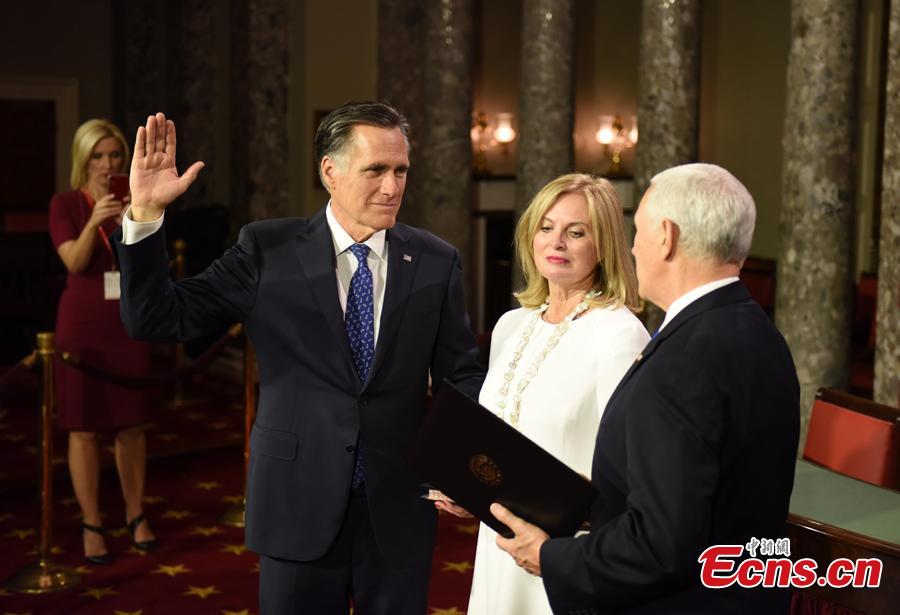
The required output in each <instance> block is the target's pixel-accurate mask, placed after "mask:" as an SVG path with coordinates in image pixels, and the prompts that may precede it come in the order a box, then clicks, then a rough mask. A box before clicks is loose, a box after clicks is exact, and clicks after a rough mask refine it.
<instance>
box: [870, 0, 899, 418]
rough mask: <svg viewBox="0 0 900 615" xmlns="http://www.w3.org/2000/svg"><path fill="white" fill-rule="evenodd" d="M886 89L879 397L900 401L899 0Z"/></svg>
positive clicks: (895, 6) (893, 14) (877, 332)
mask: <svg viewBox="0 0 900 615" xmlns="http://www.w3.org/2000/svg"><path fill="white" fill-rule="evenodd" d="M890 11H891V14H890V25H889V28H890V30H889V34H888V37H889V38H888V41H889V42H888V62H887V91H886V93H885V102H886V103H887V104H886V105H885V122H884V170H883V172H882V179H881V183H882V192H881V236H880V239H879V242H878V256H879V263H878V311H877V315H876V318H877V322H876V330H875V391H874V397H875V401H878V402H881V403H883V404H888V405H891V406H895V407H896V406H897V405H898V404H900V102H898V101H900V1H896V0H895V1H894V2H891V6H890Z"/></svg>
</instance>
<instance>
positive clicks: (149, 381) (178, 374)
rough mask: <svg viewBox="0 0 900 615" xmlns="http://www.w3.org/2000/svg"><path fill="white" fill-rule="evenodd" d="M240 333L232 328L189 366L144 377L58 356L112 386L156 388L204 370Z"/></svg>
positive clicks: (71, 356) (70, 356)
mask: <svg viewBox="0 0 900 615" xmlns="http://www.w3.org/2000/svg"><path fill="white" fill-rule="evenodd" d="M241 331H242V327H241V326H240V325H236V326H234V327H232V328H231V329H229V330H228V331H227V332H226V333H225V335H223V336H222V337H220V338H219V339H218V340H217V341H216V343H214V344H213V345H212V346H210V347H209V348H208V349H207V350H206V351H205V352H204V353H203V354H202V355H200V356H199V357H197V358H196V359H195V360H194V361H192V362H191V364H190V365H183V366H181V367H179V368H177V369H174V370H172V371H170V372H165V373H155V374H150V375H146V376H144V375H141V376H136V375H134V374H123V373H122V372H117V371H115V370H111V369H108V368H106V367H99V366H97V365H92V364H90V363H86V362H84V361H83V360H82V359H81V358H80V357H79V356H78V355H77V354H75V353H72V352H67V351H65V350H60V351H59V353H58V354H59V358H60V359H61V360H62V361H63V362H64V363H66V364H67V365H71V366H72V367H74V368H76V369H79V370H81V371H83V372H84V373H86V374H90V375H91V376H94V377H95V378H99V379H100V380H106V381H107V382H112V383H113V384H117V385H119V386H123V387H125V388H128V389H146V388H150V387H154V386H158V385H160V384H166V383H171V382H175V381H176V380H181V379H182V378H185V377H187V376H190V375H192V374H194V373H196V372H198V371H200V370H201V369H204V368H206V367H207V366H208V365H209V364H210V363H211V362H212V360H213V359H214V358H215V357H216V355H218V354H219V353H220V352H221V351H222V349H223V348H224V347H225V345H226V344H228V342H230V341H231V340H233V339H235V338H237V337H238V336H239V335H240V334H241Z"/></svg>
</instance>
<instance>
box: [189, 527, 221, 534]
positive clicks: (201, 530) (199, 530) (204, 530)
mask: <svg viewBox="0 0 900 615" xmlns="http://www.w3.org/2000/svg"><path fill="white" fill-rule="evenodd" d="M221 533H222V530H221V528H218V527H216V526H215V525H213V526H210V527H195V528H194V529H192V530H191V534H194V535H201V534H202V535H203V536H212V535H213V534H221Z"/></svg>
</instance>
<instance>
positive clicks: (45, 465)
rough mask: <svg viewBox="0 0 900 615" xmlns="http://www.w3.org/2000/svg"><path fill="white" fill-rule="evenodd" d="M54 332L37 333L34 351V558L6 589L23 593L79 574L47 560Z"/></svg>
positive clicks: (66, 583) (59, 585)
mask: <svg viewBox="0 0 900 615" xmlns="http://www.w3.org/2000/svg"><path fill="white" fill-rule="evenodd" d="M55 352H56V350H55V348H54V334H53V333H52V332H51V333H38V335H37V353H38V356H39V357H40V359H41V366H42V374H41V375H42V378H41V381H42V385H43V394H42V396H41V427H42V429H41V431H42V438H41V535H40V540H39V543H38V561H37V562H34V563H32V564H28V565H27V566H25V567H24V568H22V569H21V570H19V572H17V573H16V574H15V575H14V576H13V577H12V579H10V581H9V587H10V589H12V590H14V591H17V592H22V593H26V594H45V593H48V592H53V591H58V590H60V589H67V588H69V587H72V586H74V585H77V584H78V583H80V582H81V575H80V574H79V573H77V572H75V570H74V569H72V568H69V567H68V566H60V565H59V564H54V563H53V562H51V561H50V558H49V554H50V538H51V536H52V532H51V530H52V527H53V415H54V414H55V412H56V391H55V390H54V384H53V356H54V354H55Z"/></svg>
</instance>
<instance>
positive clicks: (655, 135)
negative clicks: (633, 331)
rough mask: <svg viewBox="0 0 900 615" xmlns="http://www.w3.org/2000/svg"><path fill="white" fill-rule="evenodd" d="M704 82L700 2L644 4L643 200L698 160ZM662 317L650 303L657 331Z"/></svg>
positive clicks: (638, 160)
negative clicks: (667, 175) (671, 173)
mask: <svg viewBox="0 0 900 615" xmlns="http://www.w3.org/2000/svg"><path fill="white" fill-rule="evenodd" d="M699 83H700V1H699V0H644V1H643V4H642V8H641V50H640V58H639V76H638V123H639V127H640V135H641V138H640V140H639V141H638V144H637V149H636V151H635V159H634V166H635V172H634V194H635V199H636V201H635V202H636V203H638V202H639V201H640V198H641V197H642V196H643V194H644V191H645V190H646V189H647V187H648V186H649V185H650V180H651V179H652V178H653V176H654V175H656V174H657V173H659V172H660V171H664V170H665V169H668V168H669V167H674V166H677V165H679V164H686V163H689V162H696V161H697V147H698V123H699V120H698V101H699V89H700V88H699ZM663 317H664V313H663V311H662V310H661V309H659V308H658V307H657V306H655V305H653V304H651V303H648V304H647V306H646V310H645V313H644V315H643V320H644V323H645V324H646V325H647V329H648V330H650V331H655V330H656V329H657V328H658V327H659V325H660V324H661V323H662V320H663Z"/></svg>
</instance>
